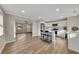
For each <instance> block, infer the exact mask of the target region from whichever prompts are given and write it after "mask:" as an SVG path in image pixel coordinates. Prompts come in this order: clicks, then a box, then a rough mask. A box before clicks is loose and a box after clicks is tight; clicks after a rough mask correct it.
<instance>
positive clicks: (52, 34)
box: [0, 4, 79, 54]
mask: <svg viewBox="0 0 79 59" xmlns="http://www.w3.org/2000/svg"><path fill="white" fill-rule="evenodd" d="M0 9H1V11H0V12H1V16H0V22H1V23H0V34H1V35H0V39H1V41H0V42H1V44H0V45H1V48H0V49H1V53H2V54H22V53H23V54H77V53H79V47H78V45H79V43H78V42H79V36H78V35H79V5H73V4H72V5H69V4H67V5H66V4H65V5H62V4H60V5H59V4H54V5H53V4H23V5H22V4H7V5H6V4H2V5H0ZM2 16H3V17H2ZM2 26H3V27H2Z"/></svg>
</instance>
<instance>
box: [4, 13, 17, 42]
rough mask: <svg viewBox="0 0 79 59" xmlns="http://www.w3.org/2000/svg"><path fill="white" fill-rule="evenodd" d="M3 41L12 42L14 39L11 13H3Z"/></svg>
mask: <svg viewBox="0 0 79 59" xmlns="http://www.w3.org/2000/svg"><path fill="white" fill-rule="evenodd" d="M4 23H5V27H4V29H5V38H6V39H5V41H6V42H12V41H15V40H16V31H15V18H14V17H13V16H11V15H8V14H5V22H4Z"/></svg>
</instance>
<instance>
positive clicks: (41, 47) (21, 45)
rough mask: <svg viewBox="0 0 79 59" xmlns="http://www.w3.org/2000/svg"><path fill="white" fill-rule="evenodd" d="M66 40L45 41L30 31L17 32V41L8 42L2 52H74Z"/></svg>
mask: <svg viewBox="0 0 79 59" xmlns="http://www.w3.org/2000/svg"><path fill="white" fill-rule="evenodd" d="M67 44H68V43H67V40H66V39H61V38H56V41H55V43H54V42H52V43H46V42H44V41H42V40H40V38H39V37H34V38H32V35H31V33H23V34H17V41H16V42H12V43H8V44H7V45H6V46H5V48H4V50H3V51H2V54H67V53H76V52H74V51H71V50H69V49H68V48H67Z"/></svg>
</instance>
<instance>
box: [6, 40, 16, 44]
mask: <svg viewBox="0 0 79 59" xmlns="http://www.w3.org/2000/svg"><path fill="white" fill-rule="evenodd" d="M15 41H16V40H12V41H7V42H5V43H6V44H7V43H11V42H15Z"/></svg>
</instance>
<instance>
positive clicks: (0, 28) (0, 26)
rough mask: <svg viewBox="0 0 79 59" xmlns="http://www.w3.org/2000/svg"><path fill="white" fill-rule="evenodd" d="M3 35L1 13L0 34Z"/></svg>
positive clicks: (0, 17) (1, 16) (1, 17)
mask: <svg viewBox="0 0 79 59" xmlns="http://www.w3.org/2000/svg"><path fill="white" fill-rule="evenodd" d="M2 35H3V15H2V14H0V36H2Z"/></svg>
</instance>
